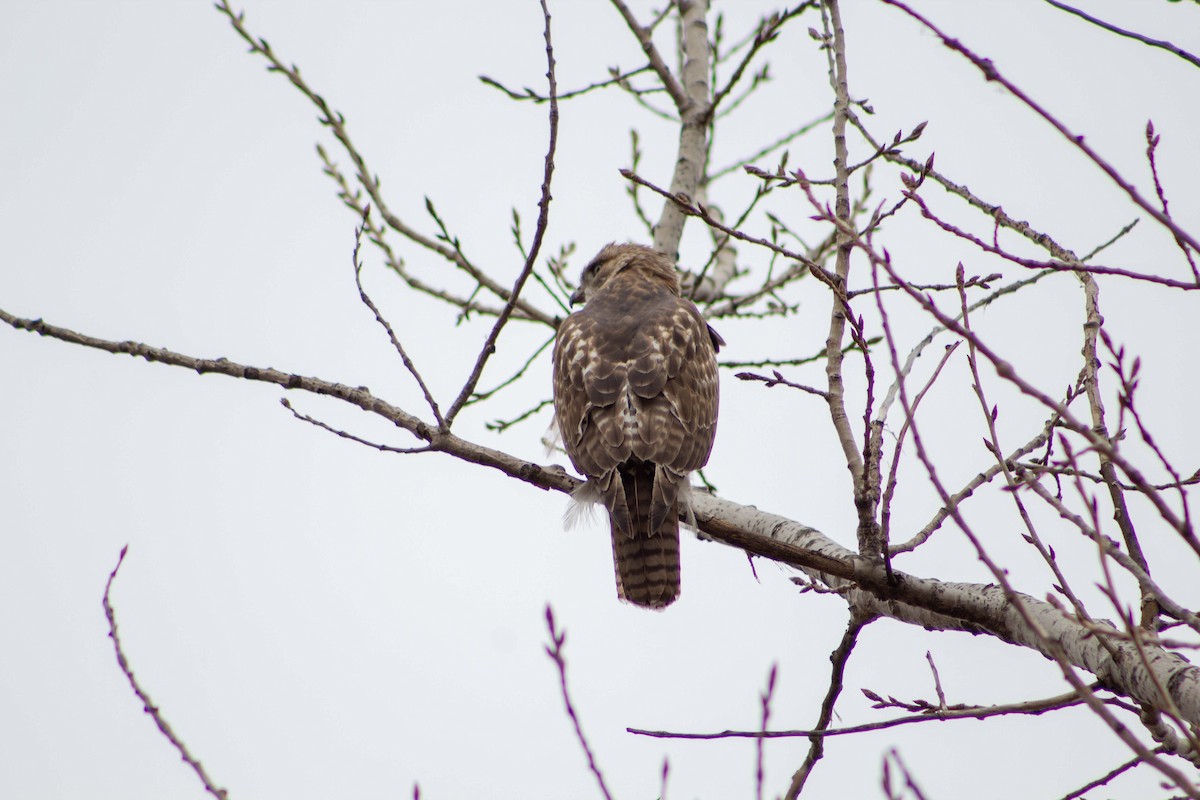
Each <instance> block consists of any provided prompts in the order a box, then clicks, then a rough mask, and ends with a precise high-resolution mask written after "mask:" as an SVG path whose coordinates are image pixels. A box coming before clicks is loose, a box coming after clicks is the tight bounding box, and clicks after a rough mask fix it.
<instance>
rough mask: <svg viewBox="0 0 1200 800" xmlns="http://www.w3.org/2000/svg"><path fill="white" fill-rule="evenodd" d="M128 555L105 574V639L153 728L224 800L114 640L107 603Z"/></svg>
mask: <svg viewBox="0 0 1200 800" xmlns="http://www.w3.org/2000/svg"><path fill="white" fill-rule="evenodd" d="M128 552H129V545H125V546H124V547H122V548H121V555H120V556H118V558H117V565H116V566H115V567H113V570H112V572H110V573H109V574H108V582H107V583H106V584H104V616H105V618H106V619H107V620H108V638H110V639H112V643H113V650H114V651H115V652H116V654H117V665H118V666H119V667H120V668H121V672H123V673H124V674H125V678H126V679H127V680H128V681H129V686H130V688H132V689H133V693H134V694H135V695H137V699H138V700H140V701H141V703H142V710H143V711H145V712H146V713H147V714H149V715H150V718H151V719H153V720H154V724H155V725H157V726H158V730H159V731H160V732H161V733H162V735H163V736H165V737H167V741H168V742H170V743H171V745H172V746H173V747H174V748H175V749H176V750H178V751H179V757H180V758H182V759H183V761H184V763H185V764H187V765H188V766H189V767H191V768H192V771H193V772H195V773H196V777H197V778H199V779H200V782H201V783H202V784H204V790H205V791H206V792H208V793H209V794H211V795H212V796H213V797H215V798H217V800H225V798H227V797H228V796H229V793H228V792H227V791H226V790H225V789H221V788H219V787H217V785H216V784H215V783H214V782H213V780H212V778H210V777H209V776H208V772H206V771H205V769H204V766H203V765H202V764H201V763H200V762H199V761H198V760H197V759H196V758H195V757H194V756H192V754H191V753H190V752H189V751H188V749H187V745H185V744H184V743H183V741H182V740H181V739H180V738H179V737H178V736H176V735H175V731H173V730H172V729H171V726H170V725H168V724H167V721H166V720H165V719H164V718H163V715H162V712H161V710H160V709H159V708H158V706H156V705H154V701H153V700H151V699H150V695H148V694H146V692H145V690H144V689H142V687H141V686H140V685H139V684H138V682H137V678H135V677H133V669H132V668H131V667H130V666H129V660H128V659H127V658H126V657H125V651H124V650H122V648H121V639H120V637H119V636H117V613H116V611H114V610H113V607H112V602H111V601H110V600H109V593H110V592H112V585H113V581H115V580H116V579H117V570H119V569H121V564H123V563H125V554H126V553H128Z"/></svg>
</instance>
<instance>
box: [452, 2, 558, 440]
mask: <svg viewBox="0 0 1200 800" xmlns="http://www.w3.org/2000/svg"><path fill="white" fill-rule="evenodd" d="M541 5H542V17H543V20H544V22H545V27H544V29H543V38H545V40H546V80H547V82H548V83H549V86H550V137H549V138H550V141H549V143H548V144H547V145H546V158H545V166H544V168H543V171H542V196H541V199H540V200H539V201H538V220H537V227H535V228H534V231H533V242H532V244H531V245H530V247H529V256H528V257H527V258H526V259H525V265H524V266H523V267H522V268H521V274H520V275H518V276H517V280H516V282H515V283H514V284H513V288H512V291H511V292H510V293H509V296H508V302H506V303H505V304H504V309H503V310H502V311H501V312H500V316H499V317H497V318H496V324H495V325H493V326H492V330H491V332H490V333H488V336H487V339H486V340H485V341H484V343H483V347H482V348H481V349H480V351H479V357H478V358H477V359H476V360H475V366H474V367H473V368H472V369H471V374H470V376H468V377H467V380H466V383H464V384H463V387H462V389H461V390H460V391H459V393H458V397H456V398H454V402H453V403H451V405H450V409H449V410H448V411H447V412H446V419H445V423H444V424H442V425H441V426H439V427H441V428H442V429H443V430H445V429H449V427H450V426H451V425H453V424H454V418H455V417H457V416H458V412H459V411H461V410H462V409H463V407H464V406H465V405H466V403H467V400H469V399H470V397H471V395H472V394H473V393H474V391H475V387H476V385H477V384H478V383H479V378H480V376H482V375H483V368H484V366H485V365H486V364H487V362H488V359H489V358H491V356H492V353H494V352H496V340H497V339H498V338H500V331H501V330H503V329H504V325H505V323H507V322H508V318H509V315H510V314H512V311H513V308H515V307H516V305H517V299H518V298H519V297H520V296H521V289H522V288H524V286H525V281H526V280H528V278H529V275H530V273H532V272H533V267H534V264H536V263H537V258H538V254H539V253H540V252H541V250H542V240H543V238H544V237H545V235H546V225H547V224H548V223H549V221H550V179H551V178H552V177H553V175H554V151H555V148H556V147H557V145H558V82H557V81H556V80H555V76H554V45H553V43H552V42H551V40H550V9H549V7H548V6H547V5H546V0H541Z"/></svg>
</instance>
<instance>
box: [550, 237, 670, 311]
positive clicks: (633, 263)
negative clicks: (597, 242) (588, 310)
mask: <svg viewBox="0 0 1200 800" xmlns="http://www.w3.org/2000/svg"><path fill="white" fill-rule="evenodd" d="M627 271H633V272H636V273H637V274H638V276H639V277H642V278H645V279H647V280H652V281H655V282H657V283H661V284H662V285H663V286H665V287H666V288H667V289H669V290H670V291H671V292H672V293H673V294H676V295H678V294H679V293H680V291H679V274H678V273H677V272H676V271H675V265H674V264H673V263H671V259H669V258H667V257H666V256H664V255H663V254H662V253H660V252H658V251H657V250H654V249H651V248H649V247H645V246H643V245H640V244H616V243H613V244H606V245H605V246H604V247H603V248H601V250H600V252H599V253H597V254H596V257H595V258H593V259H592V260H591V262H590V263H589V264H588V265H587V266H586V267H584V269H583V276H582V277H581V278H580V279H579V288H578V289H577V290H576V291H575V293H574V294H572V295H571V304H572V305H574V304H576V303H586V302H587V301H588V299H590V298H591V297H593V296H594V295H595V294H596V292H598V291H600V290H601V289H603V288H604V286H605V284H607V283H608V282H609V281H611V280H612V279H613V278H615V277H616V276H617V275H620V274H621V273H623V272H627Z"/></svg>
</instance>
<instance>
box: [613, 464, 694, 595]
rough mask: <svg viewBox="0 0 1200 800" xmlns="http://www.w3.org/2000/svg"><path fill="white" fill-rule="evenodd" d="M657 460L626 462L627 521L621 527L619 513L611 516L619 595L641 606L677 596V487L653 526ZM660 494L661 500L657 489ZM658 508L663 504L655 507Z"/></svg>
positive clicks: (624, 473)
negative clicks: (655, 525)
mask: <svg viewBox="0 0 1200 800" xmlns="http://www.w3.org/2000/svg"><path fill="white" fill-rule="evenodd" d="M656 472H658V471H657V470H656V469H655V466H654V465H653V464H649V463H636V464H627V465H626V466H625V467H623V468H622V473H621V478H622V483H623V488H624V495H625V500H626V507H627V508H628V513H629V525H628V527H625V528H624V530H622V527H623V526H621V525H619V524H618V521H617V519H616V517H615V516H614V517H613V518H612V519H611V520H610V523H611V528H612V540H613V563H614V565H615V568H616V576H617V595H618V596H619V597H620V598H621V599H622V600H626V601H628V602H630V603H633V604H634V605H638V606H642V607H643V608H653V609H663V608H666V607H667V606H669V605H671V603H673V602H675V600H676V598H678V597H679V518H678V517H679V512H678V503H677V500H676V497H675V494H676V493H675V492H674V491H670V492H669V493H670V494H671V495H672V496H671V503H670V507H669V508H668V509H666V512H667V513H665V514H662V512H661V511H660V513H659V514H658V515H657V516H660V517H661V521H660V522H659V524H658V525H657V527H654V528H652V527H651V522H652V517H653V516H656V515H654V514H652V513H651V509H652V507H653V506H654V500H655V494H656V488H655V485H654V484H655V479H656V478H660V479H661V477H662V476H661V473H659V474H656ZM658 499H659V500H660V501H661V500H662V495H661V494H659V497H658ZM655 510H659V509H655Z"/></svg>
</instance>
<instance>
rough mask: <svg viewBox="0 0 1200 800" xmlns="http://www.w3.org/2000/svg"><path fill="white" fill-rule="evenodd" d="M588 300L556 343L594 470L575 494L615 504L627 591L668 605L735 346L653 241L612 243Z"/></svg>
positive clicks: (586, 466) (581, 444)
mask: <svg viewBox="0 0 1200 800" xmlns="http://www.w3.org/2000/svg"><path fill="white" fill-rule="evenodd" d="M579 301H583V302H585V303H586V305H585V306H584V308H583V309H582V310H580V311H577V312H575V313H574V314H572V315H571V316H569V317H567V319H566V320H565V321H564V322H563V324H562V326H561V327H560V328H559V329H558V337H557V339H556V340H555V342H554V414H555V418H556V419H557V422H558V427H559V432H560V434H561V435H562V439H563V444H564V446H565V447H566V450H567V455H568V456H570V458H571V463H573V464H574V465H575V468H576V469H578V470H579V471H580V472H581V473H583V474H584V475H585V476H587V483H585V484H584V485H583V486H581V487H580V488H579V489H578V490H577V491H576V492H575V501H576V502H578V503H591V502H600V503H603V504H604V507H605V508H607V509H608V517H609V525H610V527H611V529H612V543H613V561H614V562H615V566H616V573H617V595H618V596H619V597H620V598H621V599H623V600H628V601H629V602H631V603H634V604H635V605H639V606H644V607H646V608H665V607H666V606H668V605H670V604H671V603H672V602H674V601H675V598H677V597H678V596H679V513H680V511H683V512H684V513H685V514H690V513H691V506H690V501H689V500H690V484H689V483H688V473H690V472H692V471H693V470H696V469H699V468H700V467H702V466H704V464H705V462H706V461H708V454H709V451H711V450H712V445H713V436H714V435H715V434H716V427H717V357H716V353H717V348H718V347H719V346H720V345H722V344H724V342H723V341H722V340H721V337H720V336H718V335H717V333H716V331H714V330H713V329H712V328H710V327H709V326H708V324H707V323H706V322H705V321H704V317H702V316H701V315H700V311H699V309H697V308H696V306H695V305H694V304H693V303H692V302H691V301H690V300H687V299H685V298H683V297H681V296H680V291H679V276H678V274H677V273H676V272H675V266H674V264H672V262H671V260H670V259H669V258H667V257H666V256H664V255H662V254H661V253H658V252H656V251H654V250H651V249H650V248H649V247H642V246H640V245H635V244H610V245H608V246H606V247H605V248H604V249H602V250H601V251H600V252H599V254H597V256H596V257H595V258H594V259H592V262H591V263H590V264H588V265H587V268H585V269H584V271H583V277H582V279H581V280H580V285H579V291H577V292H576V293H575V294H574V295H573V296H572V297H571V302H572V304H574V303H577V302H579Z"/></svg>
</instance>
